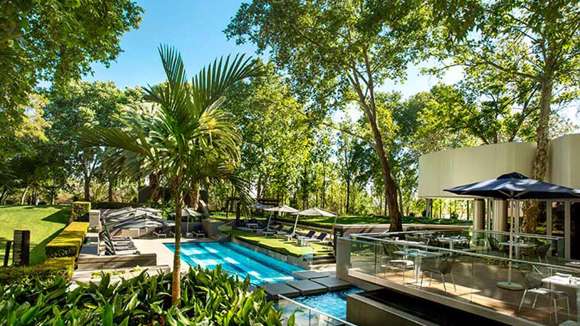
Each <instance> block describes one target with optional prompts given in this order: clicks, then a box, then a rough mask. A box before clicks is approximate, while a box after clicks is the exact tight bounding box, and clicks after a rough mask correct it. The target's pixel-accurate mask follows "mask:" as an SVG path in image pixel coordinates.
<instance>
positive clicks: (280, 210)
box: [264, 205, 298, 230]
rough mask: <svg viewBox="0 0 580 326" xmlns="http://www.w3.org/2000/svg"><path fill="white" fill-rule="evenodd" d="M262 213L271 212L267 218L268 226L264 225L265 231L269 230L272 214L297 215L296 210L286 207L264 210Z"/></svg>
mask: <svg viewBox="0 0 580 326" xmlns="http://www.w3.org/2000/svg"><path fill="white" fill-rule="evenodd" d="M264 211H267V212H271V214H270V216H269V217H268V224H267V225H266V230H268V229H270V220H271V219H272V215H273V214H274V212H278V213H289V214H296V213H298V210H297V209H296V208H293V207H290V206H287V205H282V206H277V207H270V208H265V209H264Z"/></svg>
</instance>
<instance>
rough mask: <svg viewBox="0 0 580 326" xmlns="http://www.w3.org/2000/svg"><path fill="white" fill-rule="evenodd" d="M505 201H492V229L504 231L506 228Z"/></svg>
mask: <svg viewBox="0 0 580 326" xmlns="http://www.w3.org/2000/svg"><path fill="white" fill-rule="evenodd" d="M507 208H508V207H507V201H505V200H494V202H493V230H494V231H498V232H501V231H506V229H507V227H506V226H507Z"/></svg>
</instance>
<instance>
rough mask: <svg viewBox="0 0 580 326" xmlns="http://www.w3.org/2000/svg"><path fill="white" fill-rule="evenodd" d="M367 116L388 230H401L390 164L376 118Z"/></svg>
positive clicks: (395, 187)
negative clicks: (387, 219)
mask: <svg viewBox="0 0 580 326" xmlns="http://www.w3.org/2000/svg"><path fill="white" fill-rule="evenodd" d="M368 118H369V119H368V120H369V123H370V125H371V129H372V131H373V137H374V139H375V146H374V147H375V151H376V152H377V155H378V156H379V161H380V162H381V172H382V176H383V183H384V187H385V189H384V191H385V206H386V208H387V210H388V214H389V217H390V219H391V222H390V226H389V231H391V232H395V231H402V230H403V224H402V222H401V212H400V210H399V203H398V201H397V185H396V184H395V181H394V180H393V177H392V176H391V165H390V164H389V160H388V158H387V153H386V152H385V148H384V143H383V137H382V135H381V133H380V131H379V128H378V125H377V121H376V119H374V118H371V117H368Z"/></svg>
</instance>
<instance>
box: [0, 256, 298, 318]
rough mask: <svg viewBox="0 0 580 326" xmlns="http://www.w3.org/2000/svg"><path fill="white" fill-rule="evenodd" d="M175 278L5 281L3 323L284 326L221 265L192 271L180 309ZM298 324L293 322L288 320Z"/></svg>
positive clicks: (0, 291) (0, 296)
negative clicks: (176, 302)
mask: <svg viewBox="0 0 580 326" xmlns="http://www.w3.org/2000/svg"><path fill="white" fill-rule="evenodd" d="M171 278H172V277H171V274H161V275H155V276H148V275H147V273H146V272H143V273H141V274H140V275H139V276H137V277H135V278H131V279H128V280H122V281H119V282H111V279H110V275H109V274H106V275H103V276H102V278H101V279H100V282H99V283H98V284H95V283H88V284H78V287H76V288H75V289H73V290H71V291H67V287H68V286H69V283H68V281H66V279H64V278H62V277H61V276H59V275H55V276H52V277H48V278H41V277H34V276H32V277H26V276H24V275H21V278H20V279H18V280H16V281H14V282H12V283H9V284H2V283H0V325H14V326H20V325H23V326H24V325H40V324H42V325H200V324H204V325H224V326H225V325H282V320H281V319H282V317H281V313H280V312H278V311H277V310H276V309H275V308H274V306H273V304H274V303H273V302H270V301H267V300H266V295H265V293H264V292H263V290H254V291H251V290H250V282H249V279H246V280H245V281H240V280H238V279H236V278H234V277H232V276H229V275H228V274H227V273H226V272H224V271H222V270H221V268H220V267H218V268H216V269H215V270H213V271H209V270H202V269H199V268H196V269H190V270H189V272H188V273H186V274H185V275H184V276H183V277H182V278H181V284H182V294H183V295H182V301H181V305H180V306H179V307H178V306H172V304H171V294H170V291H171V283H172V281H171ZM288 324H289V325H293V319H292V318H291V319H290V321H289V322H288Z"/></svg>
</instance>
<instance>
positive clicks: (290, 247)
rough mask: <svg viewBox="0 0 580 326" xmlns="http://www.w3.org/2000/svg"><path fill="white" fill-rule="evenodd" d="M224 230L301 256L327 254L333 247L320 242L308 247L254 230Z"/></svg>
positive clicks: (252, 242) (275, 249)
mask: <svg viewBox="0 0 580 326" xmlns="http://www.w3.org/2000/svg"><path fill="white" fill-rule="evenodd" d="M222 231H224V232H226V233H229V234H231V235H232V236H235V237H236V238H238V239H240V240H243V241H245V242H248V243H250V244H253V245H256V246H258V247H262V248H266V249H270V250H272V251H275V252H279V253H281V254H284V255H291V256H297V257H300V256H304V255H308V254H314V255H325V254H328V253H330V252H332V248H331V247H330V246H326V245H321V244H319V243H310V245H309V246H307V247H299V246H297V245H296V241H287V240H286V239H283V238H276V237H266V236H263V235H257V234H255V233H252V232H244V231H240V230H231V229H229V230H222Z"/></svg>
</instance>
